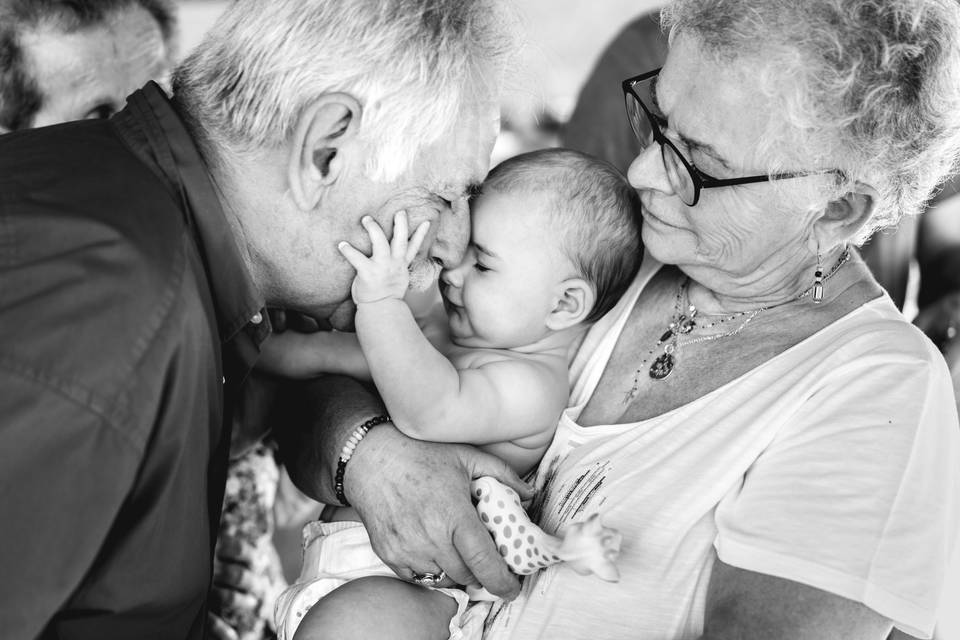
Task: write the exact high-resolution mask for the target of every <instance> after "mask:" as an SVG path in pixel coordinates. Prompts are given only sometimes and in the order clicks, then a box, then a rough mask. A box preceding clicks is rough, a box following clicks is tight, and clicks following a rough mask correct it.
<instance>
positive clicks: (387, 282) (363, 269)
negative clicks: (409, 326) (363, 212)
mask: <svg viewBox="0 0 960 640" xmlns="http://www.w3.org/2000/svg"><path fill="white" fill-rule="evenodd" d="M361 223H362V224H363V226H364V228H365V229H366V230H367V233H368V234H369V235H370V242H371V243H372V245H373V255H372V256H370V257H369V258H368V257H366V256H365V255H363V254H362V253H360V252H359V251H358V250H357V249H356V248H354V247H353V246H352V245H351V244H350V243H349V242H341V243H340V244H339V245H337V248H338V249H339V250H340V253H342V254H343V257H344V258H346V259H347V262H349V263H350V264H351V265H353V268H354V269H356V270H357V276H356V278H354V280H353V288H352V290H351V291H352V293H353V301H354V302H356V303H357V304H361V303H364V302H376V301H378V300H384V299H387V298H396V299H398V300H400V299H403V296H404V295H405V294H406V293H407V288H408V287H409V286H410V272H409V269H410V263H411V262H413V259H414V258H415V257H416V255H417V252H418V251H419V250H420V245H421V244H423V240H424V238H425V237H426V235H427V230H428V229H429V227H430V223H429V222H422V223H421V224H420V225H419V226H418V227H417V230H416V231H415V232H414V233H413V237H411V238H409V239H408V235H409V229H408V227H407V213H406V211H401V212H399V213H397V214H396V216H394V222H393V239H392V240H391V241H389V242H388V241H387V236H386V234H384V232H383V229H381V228H380V225H379V224H377V222H376V220H374V219H373V218H371V217H370V216H364V218H363V220H361Z"/></svg>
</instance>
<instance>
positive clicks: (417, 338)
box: [340, 214, 567, 448]
mask: <svg viewBox="0 0 960 640" xmlns="http://www.w3.org/2000/svg"><path fill="white" fill-rule="evenodd" d="M363 224H364V226H365V227H366V228H367V231H368V233H369V234H370V238H371V241H372V244H373V256H372V257H371V258H367V257H366V256H364V255H363V254H361V253H360V252H359V251H357V250H356V249H354V248H353V247H351V246H350V245H348V244H346V243H342V244H341V245H340V250H341V252H343V254H344V256H345V257H346V258H347V260H349V261H350V263H351V264H352V265H353V266H354V268H356V269H357V277H356V279H355V280H354V283H353V295H354V300H355V301H356V302H357V317H356V325H357V335H358V337H359V339H360V345H361V346H362V347H363V350H364V353H365V354H366V356H367V361H368V362H369V363H370V371H371V374H372V376H373V380H374V382H375V383H376V385H377V389H378V390H379V391H380V395H381V396H382V397H383V400H384V402H385V403H386V405H387V408H388V410H389V411H390V415H391V417H392V419H393V422H394V424H395V425H396V426H397V428H398V429H400V430H401V431H403V432H404V433H405V434H407V435H409V436H411V437H414V438H418V439H422V440H434V441H438V442H466V443H471V444H480V445H486V444H492V443H499V442H506V441H517V440H523V439H529V440H531V441H530V442H529V444H530V446H531V447H532V448H540V447H541V446H543V445H544V444H545V441H548V440H549V436H550V435H551V434H552V432H553V429H554V428H555V427H556V423H557V419H558V418H559V415H560V412H561V411H562V410H563V407H564V405H565V403H566V395H567V384H566V375H565V370H564V371H561V372H558V371H557V370H556V368H555V367H550V366H548V365H547V364H544V363H543V362H539V361H536V360H532V359H519V358H520V357H522V356H517V357H511V356H509V355H505V356H504V357H503V358H502V359H500V360H496V361H493V362H488V363H486V364H483V365H481V366H478V367H477V368H468V369H461V370H458V369H457V368H456V367H454V365H453V364H452V363H451V362H450V361H449V360H448V359H447V358H446V357H444V356H443V354H441V353H440V352H439V351H437V350H436V349H435V348H434V347H433V346H432V345H431V344H430V343H429V342H428V341H427V339H426V338H425V337H424V336H423V333H422V332H421V331H420V328H419V327H418V326H417V324H416V322H415V321H414V318H413V315H412V314H411V312H410V309H409V307H408V306H407V305H406V304H405V303H404V302H403V300H402V296H403V292H404V290H405V288H406V286H407V281H408V275H407V267H408V265H409V263H410V261H411V260H412V259H413V257H414V256H415V255H416V251H417V249H418V248H419V245H420V242H422V235H424V234H425V229H423V228H421V229H418V230H417V233H416V234H414V237H413V239H411V241H410V243H409V246H408V243H407V225H406V218H405V216H403V215H400V214H398V216H397V219H396V222H395V227H394V234H393V240H392V242H390V243H388V241H387V239H386V236H385V235H384V233H383V231H382V230H381V229H380V227H379V225H377V224H376V222H374V221H373V220H372V219H369V218H366V219H364V221H363ZM421 231H422V233H421ZM524 444H527V443H524Z"/></svg>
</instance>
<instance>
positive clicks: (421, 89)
mask: <svg viewBox="0 0 960 640" xmlns="http://www.w3.org/2000/svg"><path fill="white" fill-rule="evenodd" d="M504 9H505V7H503V6H502V5H501V4H500V2H499V1H498V0H236V1H235V2H233V3H231V4H230V5H229V6H228V7H227V9H226V10H225V12H224V13H223V15H222V16H221V18H220V19H219V20H218V21H217V23H216V24H215V25H214V26H213V27H212V28H211V29H210V31H209V32H208V33H207V35H206V37H205V39H204V40H203V42H202V43H201V44H200V45H199V46H198V47H197V48H196V49H195V50H194V51H193V53H192V54H191V55H190V56H189V57H188V58H187V59H186V60H185V61H184V62H183V63H182V64H181V65H180V66H179V67H178V69H177V70H176V72H175V74H174V94H175V99H176V100H177V102H178V103H179V104H180V105H181V107H182V109H183V110H184V111H185V112H186V113H185V115H186V117H187V119H188V121H192V124H193V125H194V128H195V129H196V133H197V134H198V135H200V136H201V137H203V138H204V140H203V143H204V144H206V145H211V146H213V147H214V148H217V149H220V148H226V149H229V150H230V151H231V152H234V153H245V152H252V151H255V150H257V149H264V148H275V147H278V146H280V145H281V144H283V143H284V142H285V141H286V140H287V139H288V138H289V137H290V135H291V134H292V132H293V128H294V127H295V125H296V122H297V119H298V117H299V115H300V113H301V112H302V110H303V109H304V108H305V107H306V106H307V105H309V104H310V103H311V102H312V101H314V100H315V99H317V98H318V97H319V96H321V95H323V94H325V93H330V92H344V93H348V94H350V95H352V96H353V97H355V98H356V99H357V100H358V101H359V102H360V103H361V105H362V109H363V113H362V127H361V135H362V136H363V138H364V139H365V140H366V141H367V142H368V143H370V144H371V145H372V148H373V149H374V150H375V152H374V153H371V155H370V160H369V162H368V166H367V172H368V174H369V175H370V176H371V177H374V178H376V179H379V180H384V181H387V180H391V179H393V178H395V177H396V176H398V175H400V174H401V173H403V171H405V170H406V169H407V168H408V167H409V165H410V163H411V161H412V160H413V158H414V157H415V156H416V154H417V151H419V149H421V148H422V147H424V146H426V145H429V144H430V143H431V142H434V141H435V140H437V139H438V138H439V137H440V136H441V135H443V134H444V133H446V132H447V131H450V130H451V128H452V127H453V126H454V124H455V120H456V118H457V115H458V113H459V112H460V107H461V104H462V103H463V102H464V100H466V99H469V96H470V94H469V92H472V91H476V92H479V93H478V95H481V96H482V95H492V92H493V91H496V90H497V89H498V88H499V87H498V85H499V84H500V78H501V75H502V73H503V70H504V69H505V67H506V66H507V63H508V60H509V58H510V56H511V54H512V53H513V52H514V51H515V46H516V39H515V38H514V36H513V34H514V31H513V29H512V25H511V22H510V20H508V16H507V14H506V13H505V12H504Z"/></svg>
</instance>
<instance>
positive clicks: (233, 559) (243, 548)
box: [215, 535, 257, 569]
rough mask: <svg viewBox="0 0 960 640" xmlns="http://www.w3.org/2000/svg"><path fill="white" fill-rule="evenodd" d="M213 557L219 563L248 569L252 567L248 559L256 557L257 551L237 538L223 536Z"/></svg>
mask: <svg viewBox="0 0 960 640" xmlns="http://www.w3.org/2000/svg"><path fill="white" fill-rule="evenodd" d="M215 555H216V558H217V560H219V561H222V562H230V563H234V564H239V565H243V566H244V567H247V568H248V569H249V568H250V567H251V566H252V565H251V563H250V559H251V558H253V557H254V556H256V555H257V550H256V549H254V547H253V545H251V544H248V543H246V542H244V541H242V540H240V539H239V538H236V537H234V536H229V535H225V536H222V537H221V538H220V540H219V541H218V542H217V549H216V553H215Z"/></svg>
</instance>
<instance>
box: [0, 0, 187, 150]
mask: <svg viewBox="0 0 960 640" xmlns="http://www.w3.org/2000/svg"><path fill="white" fill-rule="evenodd" d="M176 42H177V23H176V10H175V5H174V2H173V0H0V133H6V132H9V131H17V130H20V129H30V128H33V127H45V126H47V125H51V124H58V123H61V122H68V121H71V120H84V119H89V118H109V117H110V116H111V115H113V114H114V113H116V112H117V111H119V110H120V109H121V108H123V104H124V101H125V99H126V97H127V96H128V95H129V94H131V93H133V91H134V90H136V89H138V88H140V87H141V86H143V84H144V83H145V82H146V81H147V80H156V81H158V82H161V83H162V84H167V83H168V80H169V78H168V76H169V73H170V69H171V65H172V64H173V60H174V57H175V54H176Z"/></svg>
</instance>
